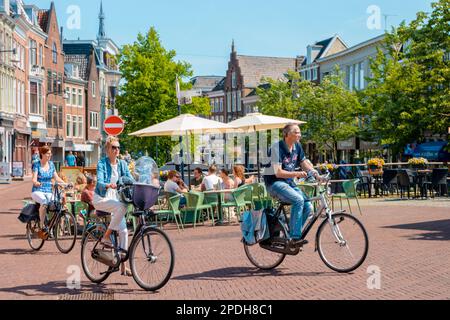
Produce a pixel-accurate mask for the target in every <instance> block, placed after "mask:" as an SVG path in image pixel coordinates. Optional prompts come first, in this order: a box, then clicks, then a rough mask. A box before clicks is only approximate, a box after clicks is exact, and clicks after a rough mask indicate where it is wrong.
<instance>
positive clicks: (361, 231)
mask: <svg viewBox="0 0 450 320" xmlns="http://www.w3.org/2000/svg"><path fill="white" fill-rule="evenodd" d="M322 180H323V181H326V183H325V185H324V188H322V190H321V191H320V192H319V193H320V195H319V196H317V197H314V198H311V201H312V202H314V201H317V202H319V203H320V205H319V207H318V208H317V210H315V212H314V213H313V214H312V216H310V220H309V222H307V224H306V226H305V227H304V229H303V232H302V237H301V239H300V240H305V238H306V236H307V235H308V233H309V232H310V231H311V229H312V227H313V226H314V224H315V223H316V222H317V221H319V218H321V219H323V221H322V223H321V224H320V226H319V228H318V230H317V233H316V237H315V251H318V252H319V256H320V258H321V259H322V261H323V262H324V263H325V265H327V266H328V267H329V268H330V269H332V270H334V271H337V272H341V273H347V272H351V271H354V270H356V269H357V268H358V267H359V266H361V264H363V262H364V260H365V259H366V257H367V253H368V250H369V238H368V235H367V231H366V229H365V228H364V226H363V224H362V223H361V222H360V221H359V220H358V219H357V218H356V217H354V216H352V215H350V214H347V213H345V210H343V211H338V212H333V211H332V210H331V209H330V205H329V200H328V197H327V194H328V185H329V175H326V176H323V177H322ZM286 206H290V204H287V203H283V202H281V201H280V202H279V205H278V208H277V209H276V210H268V212H269V213H270V214H267V221H268V226H269V233H270V238H269V239H267V240H264V241H261V242H259V243H258V244H255V245H248V244H247V243H246V242H245V240H243V242H244V250H245V253H246V255H247V257H248V259H249V260H250V262H251V263H252V264H253V265H254V266H256V267H258V268H260V269H263V270H271V269H274V268H276V267H277V266H279V265H280V264H281V263H282V262H283V260H284V259H285V257H286V255H291V256H295V255H297V254H299V252H300V251H301V249H302V247H303V243H302V241H293V240H292V239H290V238H289V220H288V215H287V213H286Z"/></svg>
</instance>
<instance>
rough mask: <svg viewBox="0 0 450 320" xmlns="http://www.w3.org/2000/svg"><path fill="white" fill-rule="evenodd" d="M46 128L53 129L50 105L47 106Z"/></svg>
mask: <svg viewBox="0 0 450 320" xmlns="http://www.w3.org/2000/svg"><path fill="white" fill-rule="evenodd" d="M47 128H53V116H52V105H51V104H49V105H48V106H47Z"/></svg>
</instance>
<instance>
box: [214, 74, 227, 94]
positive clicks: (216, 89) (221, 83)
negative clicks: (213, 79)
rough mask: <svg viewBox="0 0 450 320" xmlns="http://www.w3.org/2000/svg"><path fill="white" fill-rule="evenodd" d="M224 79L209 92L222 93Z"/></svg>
mask: <svg viewBox="0 0 450 320" xmlns="http://www.w3.org/2000/svg"><path fill="white" fill-rule="evenodd" d="M225 79H226V78H225V77H223V79H222V80H220V81H219V83H217V85H216V86H215V87H214V88H213V89H212V90H211V91H222V90H224V89H225Z"/></svg>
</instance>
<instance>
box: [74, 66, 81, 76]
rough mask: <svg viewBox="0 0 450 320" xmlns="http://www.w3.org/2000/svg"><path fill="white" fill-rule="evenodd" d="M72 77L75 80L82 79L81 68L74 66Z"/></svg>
mask: <svg viewBox="0 0 450 320" xmlns="http://www.w3.org/2000/svg"><path fill="white" fill-rule="evenodd" d="M72 76H73V77H74V78H80V66H78V65H72Z"/></svg>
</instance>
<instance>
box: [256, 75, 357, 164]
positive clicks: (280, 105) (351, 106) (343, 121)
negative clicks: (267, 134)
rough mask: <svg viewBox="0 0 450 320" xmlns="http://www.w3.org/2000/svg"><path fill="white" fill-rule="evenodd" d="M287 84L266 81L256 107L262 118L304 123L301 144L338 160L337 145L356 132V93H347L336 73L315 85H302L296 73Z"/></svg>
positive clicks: (303, 83)
mask: <svg viewBox="0 0 450 320" xmlns="http://www.w3.org/2000/svg"><path fill="white" fill-rule="evenodd" d="M288 79H289V82H282V81H274V80H269V84H270V87H269V89H266V90H264V89H258V94H259V96H260V98H261V99H260V101H259V102H258V107H259V109H260V110H261V112H263V113H264V114H270V115H276V116H280V115H281V116H283V117H287V118H290V119H298V120H303V121H307V124H306V125H304V126H302V128H303V130H302V131H303V136H304V138H303V141H304V142H306V141H313V142H314V143H316V145H317V148H318V150H319V151H324V150H327V149H331V150H333V153H334V158H335V159H336V158H337V143H338V141H342V140H347V139H349V138H350V137H353V136H355V135H356V133H357V132H358V121H357V116H358V115H360V112H361V106H360V103H359V101H358V98H357V96H356V93H353V92H350V91H348V89H347V88H346V86H345V84H344V81H343V74H342V73H341V72H340V71H339V69H336V70H335V73H334V74H332V75H329V76H327V77H325V79H323V81H322V82H321V83H320V84H319V85H316V84H314V83H312V82H310V81H302V80H300V78H299V75H298V74H296V73H290V74H289V75H288Z"/></svg>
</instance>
